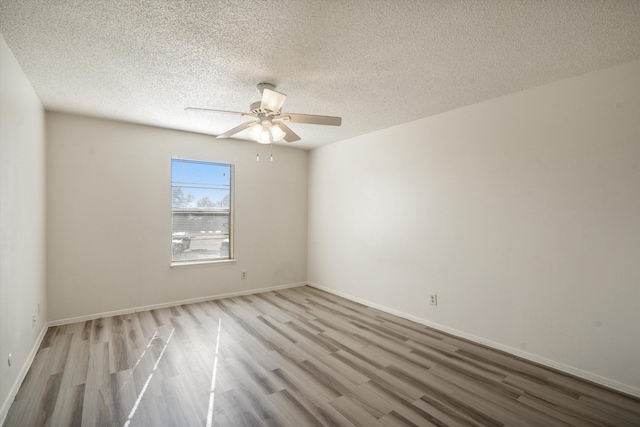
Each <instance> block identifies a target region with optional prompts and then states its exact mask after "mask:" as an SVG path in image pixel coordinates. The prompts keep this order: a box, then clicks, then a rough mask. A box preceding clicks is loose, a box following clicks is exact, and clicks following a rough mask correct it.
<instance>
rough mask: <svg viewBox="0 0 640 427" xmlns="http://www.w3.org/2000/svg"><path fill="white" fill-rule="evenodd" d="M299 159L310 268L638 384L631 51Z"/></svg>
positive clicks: (396, 304) (636, 151)
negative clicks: (305, 178) (602, 64)
mask: <svg viewBox="0 0 640 427" xmlns="http://www.w3.org/2000/svg"><path fill="white" fill-rule="evenodd" d="M309 169H310V171H309V267H308V269H309V276H308V277H309V281H310V282H311V283H313V284H316V285H319V286H320V287H325V288H327V289H330V290H332V291H334V292H337V293H341V294H343V295H349V296H351V297H355V298H358V299H360V300H363V301H367V302H369V303H373V304H377V305H379V306H381V307H386V308H388V309H391V310H395V311H397V312H400V313H403V314H405V315H407V316H410V317H413V318H415V319H420V320H422V321H425V322H426V323H429V324H436V325H440V326H441V327H443V328H445V329H446V330H449V331H455V332H456V333H459V334H462V335H463V336H466V337H470V338H473V339H476V340H479V341H482V342H486V343H490V344H491V345H494V346H496V347H500V348H503V349H507V350H509V351H511V352H513V353H516V354H520V355H523V356H526V357H529V358H531V359H534V360H538V361H541V362H544V363H548V364H551V365H555V366H559V367H561V368H563V369H565V370H569V371H571V372H573V373H577V374H580V375H582V376H585V377H588V378H591V379H594V380H596V381H599V382H601V383H605V384H608V385H611V386H613V387H617V388H619V389H621V390H624V391H627V392H630V393H633V394H636V395H640V357H639V356H638V355H640V61H635V62H631V63H627V64H623V65H620V66H617V67H613V68H610V69H606V70H602V71H598V72H593V73H589V74H586V75H583V76H579V77H576V78H572V79H568V80H563V81H560V82H557V83H554V84H549V85H546V86H542V87H538V88H534V89H531V90H527V91H523V92H519V93H515V94H512V95H508V96H504V97H501V98H498V99H493V100H489V101H486V102H483V103H480V104H476V105H472V106H468V107H465V108H461V109H458V110H455V111H451V112H447V113H444V114H440V115H437V116H435V117H431V118H425V119H422V120H418V121H415V122H412V123H408V124H404V125H401V126H397V127H394V128H390V129H386V130H382V131H379V132H375V133H372V134H368V135H364V136H361V137H357V138H353V139H350V140H347V141H342V142H339V143H336V144H332V145H329V146H326V147H322V148H319V149H315V150H313V151H312V152H311V154H310V157H309ZM432 293H437V295H438V299H439V304H438V306H437V307H434V306H430V305H429V302H428V296H429V295H430V294H432Z"/></svg>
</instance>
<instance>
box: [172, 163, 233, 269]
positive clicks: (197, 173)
mask: <svg viewBox="0 0 640 427" xmlns="http://www.w3.org/2000/svg"><path fill="white" fill-rule="evenodd" d="M171 249H172V261H173V262H174V263H182V262H185V263H188V262H204V261H219V260H228V259H233V165H232V164H230V163H217V162H205V161H200V160H186V159H178V158H172V159H171Z"/></svg>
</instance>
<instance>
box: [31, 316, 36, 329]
mask: <svg viewBox="0 0 640 427" xmlns="http://www.w3.org/2000/svg"><path fill="white" fill-rule="evenodd" d="M31 327H32V328H35V327H36V315H35V314H34V315H33V316H31Z"/></svg>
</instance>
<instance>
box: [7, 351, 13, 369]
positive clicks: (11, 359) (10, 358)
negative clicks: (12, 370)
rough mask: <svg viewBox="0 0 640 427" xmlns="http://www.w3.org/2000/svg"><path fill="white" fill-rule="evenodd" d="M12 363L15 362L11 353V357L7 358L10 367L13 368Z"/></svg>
mask: <svg viewBox="0 0 640 427" xmlns="http://www.w3.org/2000/svg"><path fill="white" fill-rule="evenodd" d="M12 362H13V355H12V354H11V353H9V357H7V363H8V364H9V366H11V363H12Z"/></svg>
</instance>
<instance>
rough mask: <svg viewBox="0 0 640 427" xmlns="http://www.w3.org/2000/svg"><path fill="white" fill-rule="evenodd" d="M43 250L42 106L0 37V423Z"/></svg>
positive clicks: (20, 373)
mask: <svg viewBox="0 0 640 427" xmlns="http://www.w3.org/2000/svg"><path fill="white" fill-rule="evenodd" d="M44 251H45V144H44V109H43V108H42V104H41V103H40V100H39V99H38V97H37V96H36V94H35V92H34V90H33V88H32V87H31V84H30V83H29V81H28V80H27V78H26V76H25V75H24V73H23V72H22V69H21V68H20V66H19V65H18V63H17V61H16V60H15V58H14V56H13V53H12V52H11V50H9V47H8V46H7V44H6V43H5V41H4V38H2V36H0V404H1V405H2V406H0V424H2V421H3V420H4V417H5V416H6V412H7V411H8V409H9V405H10V404H11V402H12V401H13V398H14V395H15V393H16V392H17V387H18V386H19V384H20V382H22V378H23V377H24V375H25V374H26V370H27V369H28V367H29V364H30V362H31V358H32V357H33V354H34V353H33V351H34V350H35V348H36V347H37V345H38V343H39V337H41V334H42V333H43V332H44V327H45V325H46V318H47V311H46V310H47V307H46V298H47V297H46V288H45V252H44ZM38 303H40V304H41V309H40V314H39V315H38ZM32 315H36V324H35V326H32V322H31V316H32ZM9 353H12V355H13V363H12V365H11V366H10V367H9V364H8V363H7V358H8V354H9Z"/></svg>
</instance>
